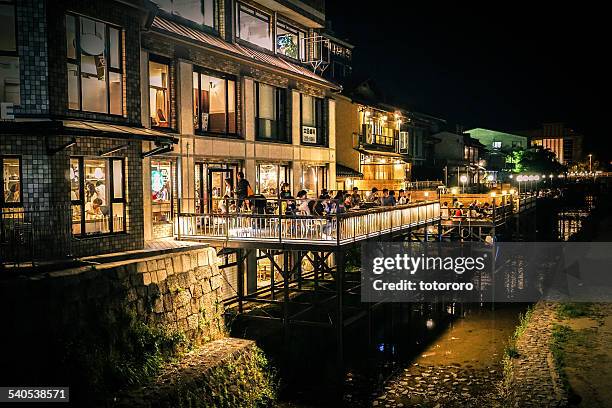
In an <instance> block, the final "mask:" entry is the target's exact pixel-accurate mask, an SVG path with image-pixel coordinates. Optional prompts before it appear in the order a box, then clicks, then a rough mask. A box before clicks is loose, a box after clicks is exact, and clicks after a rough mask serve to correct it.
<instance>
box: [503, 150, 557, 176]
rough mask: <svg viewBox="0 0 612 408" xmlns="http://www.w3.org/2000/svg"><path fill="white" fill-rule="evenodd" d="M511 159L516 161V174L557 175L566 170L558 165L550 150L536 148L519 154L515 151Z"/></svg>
mask: <svg viewBox="0 0 612 408" xmlns="http://www.w3.org/2000/svg"><path fill="white" fill-rule="evenodd" d="M513 155H514V153H513ZM513 159H516V160H518V161H517V164H516V168H517V170H516V171H518V172H529V173H546V174H548V173H553V174H559V173H563V172H565V171H566V170H567V168H566V167H565V166H564V165H562V164H561V163H559V161H558V160H557V157H556V156H555V154H554V153H553V152H552V151H551V150H549V149H544V148H541V147H537V146H536V147H531V148H529V149H526V150H523V151H520V152H518V151H517V153H516V157H513Z"/></svg>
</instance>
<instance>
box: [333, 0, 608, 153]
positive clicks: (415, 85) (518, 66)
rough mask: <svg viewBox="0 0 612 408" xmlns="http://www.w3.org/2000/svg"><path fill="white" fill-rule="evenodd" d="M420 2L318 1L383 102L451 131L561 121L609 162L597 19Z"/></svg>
mask: <svg viewBox="0 0 612 408" xmlns="http://www.w3.org/2000/svg"><path fill="white" fill-rule="evenodd" d="M429 3H432V4H431V5H430V6H427V7H426V8H424V7H423V6H422V5H418V4H417V2H412V1H410V2H409V1H405V0H403V1H378V2H373V1H368V2H365V1H349V0H327V18H328V19H330V20H332V28H333V30H334V31H335V33H336V35H337V36H338V37H339V38H343V39H347V40H349V41H350V42H352V43H353V44H354V45H355V46H356V48H355V51H354V71H355V73H356V74H357V75H359V76H364V77H369V78H372V79H373V80H374V81H375V83H376V84H377V85H378V87H379V88H380V89H381V90H382V91H383V92H384V93H385V94H386V95H387V97H388V99H389V101H392V102H396V103H399V104H402V105H405V106H406V107H408V108H412V109H414V110H417V111H421V112H424V113H428V114H431V115H434V116H438V117H441V118H443V119H446V120H447V121H448V122H449V123H450V127H451V128H452V129H454V124H455V123H459V124H462V125H463V126H464V128H465V129H468V128H470V127H484V128H490V129H497V130H508V131H511V130H521V129H531V128H539V127H540V125H541V123H542V122H546V121H560V122H566V123H567V124H568V125H569V126H570V127H572V128H574V129H575V130H576V131H579V132H582V133H583V134H584V135H585V154H586V153H590V152H591V151H592V152H594V153H596V154H597V155H599V156H600V157H602V158H605V159H606V160H610V158H611V156H612V155H610V153H609V152H610V150H611V147H612V143H611V141H610V140H609V139H610V138H611V137H610V136H608V132H607V124H608V120H607V118H608V116H609V114H610V113H609V111H607V110H604V98H603V96H602V94H603V87H604V86H605V85H607V84H608V83H609V79H608V78H609V75H610V74H609V68H608V65H609V63H608V62H606V59H607V58H606V57H605V56H606V55H608V58H609V54H610V53H609V44H607V45H606V44H605V43H604V41H605V39H606V38H608V37H609V32H608V30H607V29H606V27H607V24H608V23H607V22H606V21H604V17H605V14H606V13H604V12H603V11H600V12H599V13H598V12H597V10H595V9H594V8H592V7H591V8H590V9H589V10H587V9H586V3H585V5H584V6H576V5H574V6H572V7H569V6H567V7H566V6H559V4H560V3H556V5H555V8H554V9H548V10H544V11H538V10H537V9H532V7H533V4H534V3H533V2H532V3H530V4H531V6H530V4H519V3H517V2H512V3H491V7H479V8H476V7H471V6H466V5H465V2H461V7H458V6H452V7H451V6H448V5H446V4H444V3H440V2H429ZM373 4H381V5H386V7H384V8H383V7H373ZM392 5H393V7H392ZM500 5H505V6H507V7H508V8H507V9H503V8H500ZM510 7H511V8H510ZM562 7H566V8H562ZM580 7H583V9H581V8H580ZM604 71H606V72H604Z"/></svg>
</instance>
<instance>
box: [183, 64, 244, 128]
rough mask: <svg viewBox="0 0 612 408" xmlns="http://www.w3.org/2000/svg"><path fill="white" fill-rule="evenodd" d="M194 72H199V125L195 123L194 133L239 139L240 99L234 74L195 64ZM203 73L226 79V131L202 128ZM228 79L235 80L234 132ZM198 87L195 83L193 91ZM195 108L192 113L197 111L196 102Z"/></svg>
mask: <svg viewBox="0 0 612 408" xmlns="http://www.w3.org/2000/svg"><path fill="white" fill-rule="evenodd" d="M193 73H196V74H198V75H197V76H198V88H197V89H198V109H199V111H198V126H195V123H194V127H193V128H194V132H193V133H194V134H196V135H201V136H216V137H225V138H231V139H239V138H240V133H239V132H238V107H239V105H240V104H239V101H238V81H237V80H236V77H235V76H233V75H229V74H224V73H222V72H217V71H211V70H208V69H205V68H201V67H196V66H195V65H194V67H193ZM193 73H192V78H193ZM202 75H208V76H211V77H214V78H217V79H222V80H224V81H225V132H213V131H210V130H202ZM228 81H232V82H234V123H235V129H234V132H229V123H230V115H229V112H230V111H229V95H230V94H229V86H228ZM194 89H196V88H195V84H193V88H192V91H193V90H194ZM193 105H194V106H193V110H194V112H193V113H192V115H193V114H194V113H195V108H196V107H195V103H194V104H193Z"/></svg>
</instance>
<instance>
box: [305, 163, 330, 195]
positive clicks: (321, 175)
mask: <svg viewBox="0 0 612 408" xmlns="http://www.w3.org/2000/svg"><path fill="white" fill-rule="evenodd" d="M301 184H302V188H303V189H304V190H306V192H307V193H308V196H309V197H315V196H318V195H319V193H320V192H321V190H322V189H324V188H326V186H327V167H325V166H308V165H306V166H304V167H303V168H302V183H301Z"/></svg>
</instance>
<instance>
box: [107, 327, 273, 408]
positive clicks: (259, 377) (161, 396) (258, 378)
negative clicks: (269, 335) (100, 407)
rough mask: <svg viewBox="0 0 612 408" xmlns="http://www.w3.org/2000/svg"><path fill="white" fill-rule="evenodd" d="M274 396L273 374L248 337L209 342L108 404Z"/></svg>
mask: <svg viewBox="0 0 612 408" xmlns="http://www.w3.org/2000/svg"><path fill="white" fill-rule="evenodd" d="M274 398H275V388H274V377H273V376H272V374H271V370H270V367H269V366H268V362H267V360H266V358H265V357H264V356H263V353H262V351H261V350H260V349H259V348H257V346H256V345H255V342H254V341H252V340H243V339H236V338H231V337H228V338H225V339H221V340H215V341H213V342H209V343H207V344H205V345H203V346H202V347H199V348H197V349H195V350H193V351H192V352H190V353H189V354H187V355H185V356H183V357H182V358H181V359H180V360H178V361H175V362H173V363H171V364H168V365H167V366H166V367H165V368H164V370H163V372H162V373H161V374H160V375H159V376H158V377H157V378H156V380H155V381H154V382H152V383H150V384H147V385H146V386H144V387H140V388H137V389H134V390H130V391H129V392H128V393H125V394H123V395H121V396H119V397H118V398H116V399H115V400H114V401H113V402H112V403H109V405H110V406H113V407H122V408H144V407H146V408H153V407H155V408H161V407H164V408H166V407H168V408H173V407H259V406H268V405H269V404H270V403H271V402H272V401H273V400H274Z"/></svg>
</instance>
